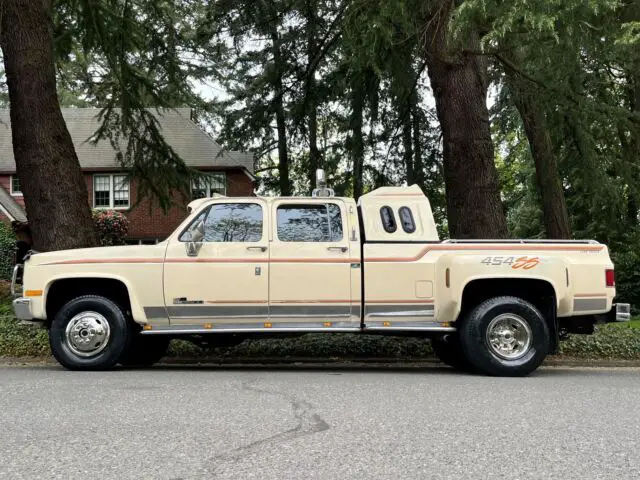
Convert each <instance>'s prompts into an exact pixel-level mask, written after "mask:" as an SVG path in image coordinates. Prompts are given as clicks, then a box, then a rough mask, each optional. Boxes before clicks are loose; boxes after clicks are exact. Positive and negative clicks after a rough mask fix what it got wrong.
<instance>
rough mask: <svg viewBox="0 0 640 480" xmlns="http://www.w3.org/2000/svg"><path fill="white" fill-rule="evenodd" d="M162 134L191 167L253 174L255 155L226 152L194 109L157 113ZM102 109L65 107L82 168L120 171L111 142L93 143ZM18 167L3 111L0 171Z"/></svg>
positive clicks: (1, 117) (66, 118) (63, 110)
mask: <svg viewBox="0 0 640 480" xmlns="http://www.w3.org/2000/svg"><path fill="white" fill-rule="evenodd" d="M151 112H152V113H153V115H154V116H155V117H156V119H157V120H158V123H159V125H160V132H161V133H162V135H163V136H164V138H165V140H166V141H167V143H168V144H169V145H170V146H171V147H172V148H173V149H174V151H175V152H176V153H177V154H178V155H180V157H181V158H182V159H183V160H184V161H185V163H186V164H187V165H189V166H191V167H197V168H203V167H218V168H225V167H226V168H242V169H244V170H246V171H247V172H248V173H249V174H250V175H253V156H252V155H251V154H249V153H243V152H235V151H229V150H223V148H222V147H221V146H220V145H219V144H218V143H216V141H215V140H213V138H211V137H210V136H209V135H208V134H207V133H206V132H205V131H204V130H202V129H201V128H200V127H199V126H198V125H196V123H195V122H193V121H192V120H191V109H190V108H178V109H173V110H169V109H167V110H162V111H161V112H156V110H151ZM99 113H100V109H98V108H63V109H62V116H63V117H64V119H65V122H66V124H67V128H68V129H69V133H70V134H71V138H72V140H73V144H74V146H75V149H76V153H77V154H78V160H79V161H80V167H81V168H82V169H84V170H91V169H105V168H114V169H118V168H120V164H119V163H118V161H117V160H116V151H115V150H114V148H113V147H112V146H111V142H109V140H108V139H107V140H102V141H100V142H98V144H97V145H94V144H93V143H91V141H90V140H89V139H90V138H91V137H92V136H93V135H94V133H95V132H96V131H97V130H98V128H99V127H100V125H101V122H100V120H99V118H98V115H99ZM15 171H16V164H15V160H14V157H13V145H12V142H11V121H10V118H9V110H8V109H0V172H4V173H14V172H15Z"/></svg>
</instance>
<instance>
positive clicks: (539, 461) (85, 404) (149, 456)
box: [0, 367, 640, 480]
mask: <svg viewBox="0 0 640 480" xmlns="http://www.w3.org/2000/svg"><path fill="white" fill-rule="evenodd" d="M0 478H2V479H5V478H6V479H12V480H13V479H20V478H28V479H39V478H43V479H49V478H59V479H65V480H66V479H94V478H95V479H103V478H116V479H118V480H124V479H176V480H177V479H214V478H216V479H217V478H220V479H222V478H225V479H226V478H228V479H243V480H244V479H254V478H255V479H261V480H262V479H304V480H309V479H367V480H371V479H413V478H420V479H427V478H429V479H431V478H433V479H440V478H452V479H467V478H468V479H484V478H509V479H511V480H514V479H546V478H557V479H574V478H575V479H596V478H598V479H626V478H628V479H638V478H640V370H638V369H573V368H572V369H562V368H545V369H541V370H539V371H538V372H537V373H536V374H534V375H533V376H531V377H529V378H524V379H505V378H486V377H476V376H467V375H462V374H456V373H454V372H453V371H450V370H448V369H444V368H443V369H439V368H426V369H422V370H414V369H407V370H388V369H387V370H385V369H382V370H380V369H371V368H361V369H340V368H332V369H309V368H296V369H293V370H291V369H288V370H277V369H246V368H245V369H230V368H227V369H222V368H197V367H194V368H184V367H167V368H159V369H154V370H150V371H115V372H106V373H73V372H67V371H64V370H62V369H60V368H58V367H0Z"/></svg>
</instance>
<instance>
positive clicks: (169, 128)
mask: <svg viewBox="0 0 640 480" xmlns="http://www.w3.org/2000/svg"><path fill="white" fill-rule="evenodd" d="M154 112H155V111H154ZM98 113H99V109H95V108H63V109H62V114H63V116H64V119H65V121H66V123H67V127H68V129H69V132H70V134H71V138H72V139H73V143H74V145H75V149H76V152H77V154H78V160H79V162H80V167H81V169H82V172H83V173H84V177H85V180H86V183H87V201H88V202H89V206H90V207H91V208H98V209H100V208H103V209H113V210H119V211H122V212H123V213H125V214H126V215H127V217H128V219H129V241H130V242H131V243H155V242H158V241H161V240H163V239H164V238H165V237H166V236H168V235H169V234H170V233H171V232H172V231H173V230H174V229H175V228H176V227H177V226H178V225H179V224H180V222H181V221H182V220H183V219H184V218H185V216H186V214H187V210H186V205H184V204H185V203H186V202H184V201H182V200H181V197H180V196H179V195H178V194H177V193H176V196H175V199H176V201H179V202H180V206H178V207H174V208H172V209H171V210H170V211H169V212H168V213H167V214H165V213H164V212H163V211H162V210H161V209H160V208H159V207H157V206H154V207H153V209H152V210H151V211H150V205H149V200H145V201H143V202H141V203H140V204H139V205H138V206H136V207H135V208H133V204H134V203H135V200H136V198H137V197H136V195H137V185H136V182H135V181H133V182H131V183H130V182H128V181H127V179H126V174H125V172H123V171H122V169H121V167H120V166H119V164H118V162H117V160H116V151H115V150H114V149H113V147H112V145H111V143H110V142H109V141H108V140H107V141H100V142H99V143H98V144H97V145H93V144H92V143H91V142H90V141H89V140H88V139H89V138H90V137H91V136H92V135H93V134H94V133H95V131H96V130H97V129H98V127H99V120H98V118H97V115H98ZM156 118H157V119H158V123H159V124H160V127H161V132H162V134H163V136H164V138H165V140H166V141H167V143H168V144H169V145H170V146H171V147H172V148H173V149H174V151H175V152H176V153H177V154H178V155H180V157H181V158H182V159H183V160H184V161H185V163H186V164H187V165H189V166H191V167H193V168H195V169H197V170H200V171H203V172H208V173H210V175H211V181H210V182H206V183H201V184H196V182H194V183H193V184H192V192H191V193H192V198H200V197H204V196H210V195H211V194H213V193H220V194H222V195H227V196H250V195H253V194H254V193H253V190H254V188H253V182H254V179H255V177H254V176H253V158H252V156H251V155H249V154H247V153H242V152H234V151H223V150H222V147H220V145H218V144H217V143H216V142H215V141H214V140H213V139H212V138H211V137H210V136H209V135H208V134H207V133H206V132H204V131H203V130H202V129H201V128H200V127H199V126H198V125H197V124H196V123H195V122H194V121H193V120H192V116H191V109H189V108H181V109H177V110H166V111H163V113H162V114H158V115H156ZM154 205H155V204H154ZM0 220H4V221H12V222H13V221H17V222H23V221H25V220H26V214H25V211H24V200H23V198H22V193H21V191H20V179H19V178H18V177H17V176H16V167H15V161H14V158H13V147H12V143H11V127H10V120H9V111H8V110H6V109H5V110H0Z"/></svg>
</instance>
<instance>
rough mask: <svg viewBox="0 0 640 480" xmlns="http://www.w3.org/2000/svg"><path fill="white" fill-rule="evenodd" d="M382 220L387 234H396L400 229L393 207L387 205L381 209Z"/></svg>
mask: <svg viewBox="0 0 640 480" xmlns="http://www.w3.org/2000/svg"><path fill="white" fill-rule="evenodd" d="M380 220H381V221H382V228H384V231H385V232H387V233H394V232H395V231H396V230H397V229H398V225H397V224H396V217H395V214H394V213H393V209H392V208H391V207H389V206H386V205H385V206H384V207H381V208H380Z"/></svg>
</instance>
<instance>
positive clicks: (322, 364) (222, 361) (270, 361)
mask: <svg viewBox="0 0 640 480" xmlns="http://www.w3.org/2000/svg"><path fill="white" fill-rule="evenodd" d="M0 366H2V367H20V366H24V367H35V366H43V367H44V366H58V363H57V362H56V360H55V359H54V358H53V357H0ZM187 366H191V367H225V368H241V367H244V368H264V369H269V368H356V367H360V368H401V369H414V368H425V367H436V368H437V367H445V368H448V367H446V365H445V364H443V363H442V362H440V361H439V360H438V359H436V358H401V359H398V358H338V357H285V358H277V357H264V358H262V357H252V358H247V357H167V358H164V359H162V361H160V362H158V363H157V364H156V367H169V368H170V367H187ZM542 367H551V368H556V367H565V368H567V367H569V368H585V367H592V368H640V360H620V359H602V358H600V359H586V358H573V357H548V358H547V359H546V360H545V361H544V363H543V364H542Z"/></svg>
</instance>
